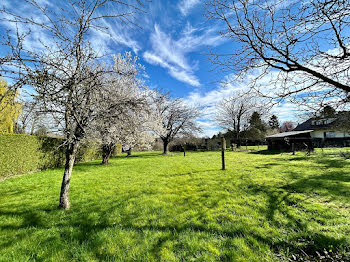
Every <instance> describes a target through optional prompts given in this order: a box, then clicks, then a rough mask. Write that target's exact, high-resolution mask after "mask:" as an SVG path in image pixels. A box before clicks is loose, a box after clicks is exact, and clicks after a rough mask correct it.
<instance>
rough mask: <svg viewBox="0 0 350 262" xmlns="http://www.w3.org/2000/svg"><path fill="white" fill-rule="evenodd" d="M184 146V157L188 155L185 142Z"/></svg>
mask: <svg viewBox="0 0 350 262" xmlns="http://www.w3.org/2000/svg"><path fill="white" fill-rule="evenodd" d="M183 148H184V157H185V156H186V144H184V146H183Z"/></svg>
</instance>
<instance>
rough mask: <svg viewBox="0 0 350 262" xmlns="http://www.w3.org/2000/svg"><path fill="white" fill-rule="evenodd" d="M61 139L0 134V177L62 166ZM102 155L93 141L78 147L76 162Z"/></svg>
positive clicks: (63, 158)
mask: <svg viewBox="0 0 350 262" xmlns="http://www.w3.org/2000/svg"><path fill="white" fill-rule="evenodd" d="M62 142H63V140H62V139H59V138H51V137H37V136H30V135H16V134H0V178H4V177H8V176H12V175H17V174H25V173H29V172H33V171H36V170H42V169H47V168H55V167H60V166H63V165H64V161H65V155H64V146H62ZM100 157H101V152H100V148H99V147H98V145H97V144H94V143H91V142H89V143H83V144H81V146H80V147H79V150H78V154H77V158H76V162H85V161H90V160H93V159H98V158H100Z"/></svg>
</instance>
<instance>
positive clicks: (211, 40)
mask: <svg viewBox="0 0 350 262" xmlns="http://www.w3.org/2000/svg"><path fill="white" fill-rule="evenodd" d="M150 41H151V45H152V50H151V51H146V52H144V54H143V57H144V59H145V60H146V61H147V62H148V63H150V64H153V65H159V66H161V67H163V68H166V69H168V71H169V74H170V75H171V76H172V77H174V78H176V79H177V80H179V81H181V82H184V83H187V84H189V85H192V86H200V82H199V79H198V78H197V77H196V76H195V74H194V71H195V69H196V68H197V67H198V66H197V63H196V62H193V63H190V62H189V61H188V54H189V53H191V52H193V51H195V50H198V49H199V48H200V47H201V46H215V45H218V44H220V43H221V41H222V40H221V37H220V36H217V34H216V33H215V30H214V29H209V30H206V31H204V32H203V30H199V29H195V28H193V27H192V26H191V25H190V24H187V25H186V27H185V29H184V30H183V32H181V34H180V37H179V38H178V39H177V40H175V39H173V38H172V37H171V36H170V35H168V34H166V33H165V32H163V31H162V30H161V29H160V27H159V26H158V25H157V24H156V25H155V26H154V32H153V33H152V34H151V37H150Z"/></svg>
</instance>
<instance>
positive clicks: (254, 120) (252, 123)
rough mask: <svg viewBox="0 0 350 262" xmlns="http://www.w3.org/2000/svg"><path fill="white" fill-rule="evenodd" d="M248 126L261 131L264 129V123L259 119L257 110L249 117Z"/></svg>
mask: <svg viewBox="0 0 350 262" xmlns="http://www.w3.org/2000/svg"><path fill="white" fill-rule="evenodd" d="M249 128H255V129H258V130H260V131H262V132H265V131H266V125H265V123H264V122H263V121H262V120H261V116H260V114H259V113H258V112H256V111H255V112H253V114H252V115H251V117H250V119H249Z"/></svg>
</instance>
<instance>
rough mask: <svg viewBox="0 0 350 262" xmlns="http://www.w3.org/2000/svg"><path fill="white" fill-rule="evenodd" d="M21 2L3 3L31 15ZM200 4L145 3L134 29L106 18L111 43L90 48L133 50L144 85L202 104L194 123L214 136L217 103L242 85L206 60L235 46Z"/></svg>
mask: <svg viewBox="0 0 350 262" xmlns="http://www.w3.org/2000/svg"><path fill="white" fill-rule="evenodd" d="M21 2H22V1H21V0H2V4H3V5H5V6H6V7H7V8H17V9H19V11H20V12H23V13H30V12H32V10H31V9H30V7H24V6H22V5H21ZM203 2H204V1H201V0H152V1H144V4H145V5H144V7H143V11H144V12H142V13H139V14H136V15H135V17H134V18H133V20H132V21H133V22H134V23H135V25H137V26H132V25H126V24H123V23H120V22H118V21H110V20H107V19H106V20H104V21H102V22H103V23H105V25H106V26H108V27H109V33H110V35H111V36H112V38H111V37H110V36H108V35H106V34H103V33H101V32H97V31H96V32H95V33H94V35H93V37H92V45H93V47H94V48H95V49H96V50H98V51H99V52H101V54H102V53H107V54H110V55H112V54H116V53H119V52H124V51H131V52H132V53H133V54H134V55H136V56H138V57H139V62H140V63H141V64H142V65H144V67H145V74H144V78H145V81H146V83H147V85H148V86H149V87H151V88H158V89H161V90H164V91H169V92H171V94H172V95H173V96H174V97H182V98H184V100H185V101H186V102H187V103H188V104H191V105H200V106H201V108H202V112H203V115H202V116H201V118H200V119H198V124H199V125H200V126H201V127H202V128H203V133H202V136H212V135H213V134H215V133H217V132H219V131H220V130H221V129H220V128H219V127H218V126H217V124H216V123H215V122H214V121H213V117H214V115H215V111H216V106H217V104H218V103H220V101H221V100H222V99H223V98H227V97H228V96H230V94H232V93H233V92H235V91H237V90H240V89H242V84H239V83H236V82H234V81H233V82H232V83H230V84H228V85H223V84H222V81H223V80H225V79H228V78H230V77H231V76H230V72H225V73H224V72H221V71H220V70H217V69H215V67H214V66H213V65H212V64H211V62H210V61H209V57H208V55H207V53H208V52H209V51H210V50H224V51H228V50H230V48H232V45H235V43H233V42H232V41H230V40H228V39H224V38H222V37H221V36H220V34H219V32H220V30H222V29H223V26H224V25H223V24H220V23H219V22H215V21H208V20H207V18H206V17H205V16H204V14H205V12H206V10H205V6H204V4H203ZM38 3H39V4H41V5H42V6H46V5H47V6H48V7H56V8H57V6H55V5H57V4H58V5H59V3H60V2H59V1H54V0H39V1H38ZM0 5H1V4H0ZM33 15H35V13H33ZM10 28H11V26H10V25H9V24H6V23H4V22H1V23H0V33H1V34H4V32H5V30H7V29H10ZM32 33H33V34H32V36H31V37H30V38H29V39H28V43H27V44H28V45H30V46H38V45H39V42H40V41H43V42H49V41H50V39H49V38H48V37H47V36H45V34H43V33H42V32H39V31H37V32H36V31H35V29H33V30H32ZM1 52H2V51H1V50H0V55H1ZM297 113H298V109H297V108H296V107H295V105H294V104H292V103H288V102H285V103H283V104H280V105H278V106H276V107H274V108H273V109H272V111H271V114H276V115H277V116H278V117H279V120H280V122H283V121H287V120H293V121H295V122H297V121H298V119H297ZM271 114H270V115H271Z"/></svg>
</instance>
